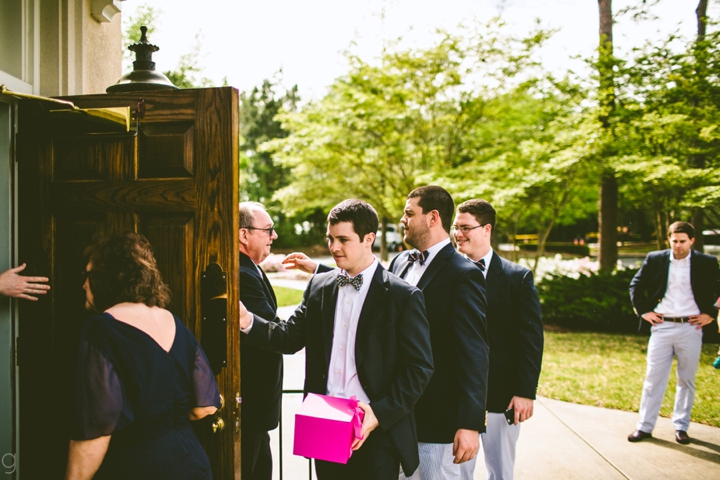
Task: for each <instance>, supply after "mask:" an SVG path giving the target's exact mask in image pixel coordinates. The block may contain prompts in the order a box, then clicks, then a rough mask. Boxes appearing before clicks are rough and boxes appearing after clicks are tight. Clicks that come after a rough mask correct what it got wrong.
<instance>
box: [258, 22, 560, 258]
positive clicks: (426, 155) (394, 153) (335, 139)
mask: <svg viewBox="0 0 720 480" xmlns="http://www.w3.org/2000/svg"><path fill="white" fill-rule="evenodd" d="M547 35H548V34H547V32H542V31H538V32H531V33H530V34H529V35H527V36H526V37H524V38H515V37H512V36H510V35H506V34H505V33H504V31H503V30H502V23H501V22H500V21H499V20H497V19H496V20H494V21H492V22H490V23H489V24H488V25H485V26H483V27H482V28H476V29H466V30H464V33H463V34H450V33H447V32H438V37H437V38H438V40H437V42H436V43H435V45H433V46H431V47H429V48H426V49H409V48H405V49H403V48H402V45H401V43H398V44H395V45H391V46H389V47H388V48H386V50H385V51H384V52H383V54H382V56H381V58H379V59H378V60H377V61H376V62H372V63H371V62H366V61H364V60H363V59H361V58H359V57H358V56H355V55H352V54H348V57H347V58H348V62H349V64H350V69H349V72H348V73H347V74H346V75H344V76H342V77H340V78H339V79H337V80H336V81H335V82H334V83H333V84H332V85H331V86H330V87H329V89H328V94H327V95H326V96H325V97H324V98H323V99H321V100H320V101H317V102H313V103H310V104H308V105H306V106H305V107H304V108H303V109H302V110H301V111H299V112H297V113H293V114H283V115H280V117H279V118H281V120H282V122H283V128H285V129H287V130H289V131H290V132H291V134H290V135H289V136H288V137H287V138H283V139H276V140H273V141H271V142H268V143H267V144H265V145H264V146H263V149H265V150H267V151H272V152H274V154H275V159H276V160H278V161H279V162H280V163H281V164H282V165H283V166H285V167H287V168H290V169H291V170H292V182H291V183H290V184H289V185H288V186H287V187H285V188H283V189H281V190H279V191H278V192H277V193H276V194H275V197H274V198H276V199H277V200H279V201H280V202H282V204H283V206H284V208H285V209H286V210H289V211H295V210H297V209H298V208H299V206H301V205H302V206H309V207H318V208H327V207H329V206H331V205H333V204H335V203H337V202H338V201H340V200H342V199H344V198H347V197H349V196H353V197H358V198H362V199H365V200H367V201H368V202H370V203H371V204H372V205H373V206H374V207H375V208H376V209H377V210H378V213H379V215H380V217H381V218H383V219H385V220H387V219H393V218H400V216H401V212H402V209H403V206H404V203H405V200H404V199H405V196H406V195H407V193H408V192H410V191H411V190H412V189H414V188H416V187H417V186H419V185H421V184H425V183H430V182H432V181H433V180H434V178H436V177H437V176H438V173H439V172H444V171H446V170H447V169H449V168H453V167H455V166H456V165H457V164H459V163H463V162H469V161H472V159H473V156H474V155H475V152H474V150H473V149H472V148H470V147H469V146H468V145H467V144H466V142H465V139H466V138H467V137H469V136H471V135H468V132H469V131H471V130H474V129H476V127H477V124H478V122H479V121H480V120H481V119H482V118H483V115H484V114H485V109H484V105H485V103H486V102H487V101H489V100H491V99H492V98H494V97H496V96H498V95H501V94H502V93H503V92H506V91H509V90H511V89H512V88H513V87H514V86H515V85H517V84H518V83H520V82H521V78H522V77H523V76H524V75H527V72H528V71H529V69H531V68H532V67H533V66H534V63H533V61H532V60H531V54H532V52H533V51H534V49H535V48H536V47H537V46H538V45H539V44H540V43H542V41H543V40H544V39H545V38H547ZM319 186H321V188H319ZM381 256H382V257H383V258H386V252H384V251H383V252H381Z"/></svg>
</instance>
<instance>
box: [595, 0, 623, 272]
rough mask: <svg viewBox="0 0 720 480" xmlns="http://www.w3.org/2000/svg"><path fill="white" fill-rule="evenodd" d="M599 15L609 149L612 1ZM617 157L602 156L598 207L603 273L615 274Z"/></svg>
mask: <svg viewBox="0 0 720 480" xmlns="http://www.w3.org/2000/svg"><path fill="white" fill-rule="evenodd" d="M598 7H599V13H600V46H599V48H598V63H597V68H598V76H599V80H600V82H599V92H598V102H599V105H598V108H599V112H600V115H599V120H600V123H601V124H602V128H603V132H604V134H605V136H606V137H608V140H607V142H606V145H607V146H611V145H612V144H613V142H612V140H613V137H614V133H613V130H612V124H611V121H612V117H613V115H614V110H615V79H614V72H613V69H614V65H615V58H614V56H613V29H612V25H613V15H612V0H598ZM614 155H615V152H613V151H612V150H611V149H608V150H606V151H604V152H602V157H604V158H603V160H604V161H603V166H602V170H601V173H600V195H599V207H598V224H599V230H600V231H599V240H598V243H599V249H600V250H599V254H598V261H599V263H600V270H606V271H607V270H609V271H612V270H614V269H615V266H616V265H617V259H618V250H617V227H618V223H617V218H618V185H617V179H616V178H615V172H614V170H613V168H612V166H611V164H610V161H609V159H610V158H611V157H613V156H614Z"/></svg>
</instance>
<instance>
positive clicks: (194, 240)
mask: <svg viewBox="0 0 720 480" xmlns="http://www.w3.org/2000/svg"><path fill="white" fill-rule="evenodd" d="M64 99H65V100H69V101H71V102H73V103H74V104H75V105H76V106H77V107H81V108H100V107H121V106H129V107H131V108H132V109H133V111H134V112H135V113H134V115H135V116H136V117H137V119H138V121H139V122H138V124H139V127H138V129H137V133H136V134H135V135H133V134H132V133H130V134H126V133H120V134H107V133H106V134H97V133H96V132H94V131H92V130H93V129H90V130H86V129H81V128H75V127H74V125H73V124H72V122H70V123H69V124H65V125H58V122H56V121H50V120H49V118H50V117H51V115H52V114H51V113H48V110H49V109H48V108H47V107H44V106H42V105H40V104H38V103H36V102H31V101H25V102H24V103H23V104H21V106H20V119H19V122H20V123H19V131H18V141H17V146H18V150H17V159H18V167H19V236H20V241H19V243H20V245H19V250H20V251H19V254H20V258H21V259H22V261H26V262H28V264H30V265H32V266H33V270H34V271H36V272H43V273H44V274H47V276H48V277H50V279H51V280H50V282H51V285H52V290H51V291H50V294H49V295H46V296H45V297H43V298H42V299H41V300H40V301H39V302H36V303H31V302H25V303H24V305H23V306H22V308H23V310H22V311H21V314H20V318H21V325H20V335H19V340H18V345H19V347H18V349H19V371H20V373H19V376H20V379H19V388H20V405H19V408H20V422H19V423H20V425H19V428H20V451H19V467H20V475H21V477H22V478H28V479H35V478H37V479H40V478H42V479H53V478H62V475H63V472H64V468H65V465H66V457H67V442H68V435H67V431H68V424H69V417H70V412H71V411H72V387H73V383H72V382H73V380H72V379H73V369H74V363H75V350H76V346H77V336H78V332H79V329H80V327H81V325H82V321H83V319H84V318H85V317H86V316H87V314H88V313H87V312H86V311H85V310H84V292H83V290H82V288H81V283H82V281H81V278H80V272H81V271H82V269H83V268H84V266H85V265H84V260H83V250H84V248H85V247H86V246H87V245H89V244H90V243H91V241H92V238H93V235H95V234H97V233H100V234H111V233H114V232H122V231H126V230H132V231H137V232H140V233H142V234H143V235H145V236H146V237H147V238H148V239H149V240H150V243H151V244H152V246H153V248H154V252H155V256H156V258H157V261H158V265H159V268H160V271H161V273H162V275H163V279H164V280H165V281H166V283H168V285H169V286H170V288H171V290H172V293H173V299H172V304H171V305H170V307H169V309H170V310H171V311H173V312H174V313H175V314H176V315H178V317H179V318H181V319H182V320H183V321H184V322H185V323H186V325H187V326H188V327H189V328H190V330H191V331H192V332H194V333H195V335H196V336H197V337H198V338H199V339H202V333H203V331H202V323H203V322H202V321H201V292H200V285H201V281H200V279H201V276H202V274H203V271H204V270H205V269H206V267H207V266H208V265H209V264H210V263H211V262H216V263H218V264H219V265H220V266H221V267H222V269H223V271H224V272H225V273H226V274H227V279H228V299H227V304H228V312H227V313H228V317H227V318H228V319H233V318H237V314H238V311H237V310H238V299H239V294H238V285H237V281H234V279H237V278H238V275H237V270H238V268H239V267H238V243H237V231H238V208H237V205H238V155H237V153H238V130H237V115H238V114H237V109H238V95H237V91H236V90H235V89H233V88H229V87H227V88H210V89H193V90H177V91H169V92H168V91H165V92H156V93H152V92H138V93H124V94H113V95H89V96H79V97H66V98H64ZM234 325H235V322H232V321H228V322H227V345H226V348H227V349H226V351H225V352H213V353H219V354H223V353H224V354H225V355H226V356H227V366H226V367H225V368H223V369H222V371H221V373H220V374H219V375H218V376H217V380H218V384H219V386H220V391H221V393H222V395H223V397H224V399H225V406H224V408H223V409H222V410H221V411H220V412H219V414H218V416H219V417H221V418H222V419H223V421H224V424H225V427H224V429H222V430H221V431H219V432H218V433H216V434H212V433H207V431H208V430H209V427H210V426H209V422H210V420H208V421H207V422H205V424H204V425H202V426H200V427H199V428H198V430H200V434H201V438H203V444H204V446H205V448H206V450H207V452H208V454H209V456H210V459H211V463H212V468H213V474H214V478H216V479H231V478H239V471H240V469H239V451H240V441H239V440H240V432H239V413H240V412H239V402H238V401H237V399H238V398H239V392H240V378H239V332H238V329H237V328H234ZM208 353H209V354H210V352H208Z"/></svg>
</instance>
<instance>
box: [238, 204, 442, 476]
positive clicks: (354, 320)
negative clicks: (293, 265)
mask: <svg viewBox="0 0 720 480" xmlns="http://www.w3.org/2000/svg"><path fill="white" fill-rule="evenodd" d="M377 227H378V217H377V213H376V212H375V210H374V209H373V208H372V206H370V205H369V204H367V203H366V202H363V201H361V200H346V201H344V202H342V203H340V204H339V205H337V206H336V207H335V208H333V209H332V210H331V211H330V214H329V215H328V229H327V239H328V247H329V249H330V253H331V255H332V256H333V258H334V259H335V262H336V264H337V266H338V268H339V270H334V271H331V272H326V273H320V274H317V275H315V276H314V277H313V278H312V279H311V280H310V282H309V284H308V286H307V289H306V290H305V294H304V297H303V301H302V304H301V305H300V307H298V309H297V310H296V311H295V313H294V314H293V315H292V316H291V317H290V319H289V320H288V321H287V322H282V321H279V320H278V319H277V318H274V317H271V318H270V319H263V318H262V317H261V316H260V315H258V314H257V313H256V312H253V313H249V312H248V311H247V309H246V308H245V306H243V304H242V302H241V304H240V329H241V331H242V332H243V333H244V334H246V336H247V340H248V341H249V342H252V343H253V344H254V345H259V346H264V347H266V348H270V349H272V350H274V351H276V352H282V353H294V352H297V351H298V350H300V349H302V348H303V347H305V349H306V365H305V392H306V393H307V392H313V393H320V394H323V395H325V394H326V395H332V396H339V397H345V398H348V397H350V396H353V395H354V396H355V397H356V398H357V399H358V400H359V406H360V407H361V408H362V409H363V410H364V411H365V418H364V420H363V425H362V435H363V439H362V440H361V441H358V442H357V443H356V445H355V447H354V450H355V452H354V453H353V455H352V457H351V458H350V460H349V461H348V463H347V464H346V465H342V464H337V463H330V462H324V461H316V462H315V465H316V471H317V476H318V478H319V479H320V480H325V479H328V480H329V479H333V480H335V479H351V480H353V479H357V480H360V479H363V480H365V479H371V478H372V479H393V480H395V479H397V476H398V472H399V471H400V466H401V465H402V468H403V470H404V471H405V472H406V473H407V474H408V475H410V474H412V472H413V471H414V470H415V469H416V468H417V466H418V463H419V459H418V449H417V435H416V427H415V420H414V417H413V415H412V413H413V408H414V406H415V403H416V402H417V400H418V398H420V396H421V395H422V393H423V391H424V390H425V387H426V385H427V383H428V381H429V380H430V377H431V375H432V372H433V360H432V349H431V346H430V331H429V326H428V321H427V318H426V315H425V304H424V300H423V294H422V292H421V291H420V290H418V289H416V288H414V287H412V286H410V285H408V284H407V283H405V282H403V281H402V280H400V279H399V278H397V277H396V276H394V275H392V274H391V273H389V272H387V271H386V270H385V269H384V268H383V267H382V266H381V265H380V264H379V262H378V261H377V259H376V258H375V257H374V255H373V253H372V244H373V241H374V239H375V232H376V231H377Z"/></svg>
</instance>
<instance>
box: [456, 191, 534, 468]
mask: <svg viewBox="0 0 720 480" xmlns="http://www.w3.org/2000/svg"><path fill="white" fill-rule="evenodd" d="M494 231H495V209H494V208H493V206H492V205H490V203H488V202H486V201H485V200H481V199H474V200H468V201H467V202H464V203H461V204H460V205H459V206H458V208H457V215H456V216H455V224H454V225H453V233H454V235H455V240H456V241H457V245H458V250H459V251H460V252H461V253H464V254H465V255H466V256H467V257H468V258H469V259H470V260H472V262H473V263H474V264H475V265H477V267H478V268H479V269H480V271H481V272H482V273H483V275H484V276H485V282H486V289H487V303H488V309H487V323H488V335H489V340H490V375H489V377H488V396H487V409H488V419H487V431H486V432H485V433H484V434H483V435H482V446H483V452H484V454H485V469H486V473H487V479H488V480H512V478H513V471H514V467H515V444H516V442H517V439H518V436H519V435H520V423H521V422H524V421H525V420H527V419H529V418H530V417H532V415H533V407H534V401H535V392H536V391H537V385H538V379H539V377H540V367H541V364H542V353H543V325H542V314H541V310H540V300H539V299H538V294H537V290H536V289H535V285H534V283H533V274H532V272H531V271H530V270H528V269H527V268H525V267H521V266H520V265H518V264H516V263H512V262H510V261H508V260H505V259H504V258H502V257H501V256H499V255H498V254H497V253H495V252H494V251H493V249H492V246H491V245H490V240H491V239H492V235H493V232H494ZM506 411H509V412H508V415H510V414H512V416H511V419H512V423H510V420H511V419H507V420H506V417H505V412H506ZM462 468H463V469H464V470H466V471H467V475H468V476H469V478H472V474H473V470H474V469H475V461H474V460H473V461H472V462H467V463H465V464H463V465H462Z"/></svg>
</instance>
